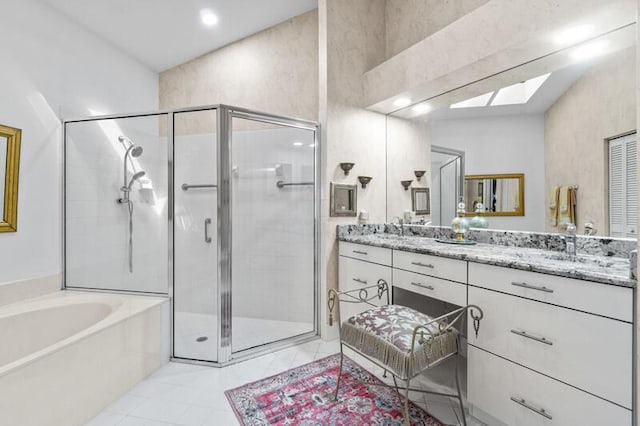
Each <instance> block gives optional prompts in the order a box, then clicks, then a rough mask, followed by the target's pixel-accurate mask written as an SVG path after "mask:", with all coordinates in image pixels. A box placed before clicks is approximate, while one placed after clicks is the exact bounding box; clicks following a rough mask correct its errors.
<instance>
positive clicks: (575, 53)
mask: <svg viewBox="0 0 640 426" xmlns="http://www.w3.org/2000/svg"><path fill="white" fill-rule="evenodd" d="M605 47H606V43H605V42H603V41H594V42H593V43H587V44H584V45H581V46H578V47H576V48H575V49H573V50H572V51H571V58H572V59H574V60H576V61H584V60H587V59H591V58H594V57H596V56H599V55H601V54H602V53H603V52H604V48H605Z"/></svg>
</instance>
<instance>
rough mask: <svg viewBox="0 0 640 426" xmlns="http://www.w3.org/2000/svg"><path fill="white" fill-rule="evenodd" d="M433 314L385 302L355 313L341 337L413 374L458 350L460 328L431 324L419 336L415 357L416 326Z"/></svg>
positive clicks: (404, 374)
mask: <svg viewBox="0 0 640 426" xmlns="http://www.w3.org/2000/svg"><path fill="white" fill-rule="evenodd" d="M432 319H433V318H432V317H430V316H429V315H425V314H423V313H421V312H418V311H416V310H413V309H411V308H407V307H405V306H399V305H386V306H380V307H376V308H373V309H369V310H367V311H364V312H362V313H360V314H358V315H354V316H352V317H351V318H349V319H347V320H346V321H344V322H343V324H342V330H341V339H342V341H343V342H344V343H345V344H347V345H348V346H350V347H352V348H353V349H355V350H357V351H359V352H362V353H363V354H365V355H367V356H370V357H372V358H375V359H377V360H378V361H380V362H381V363H382V364H384V365H386V366H387V367H389V369H390V370H391V371H392V372H393V373H395V374H396V375H397V376H399V377H400V378H405V379H406V378H412V377H415V376H417V375H418V374H420V372H422V371H423V370H425V369H426V368H429V366H430V365H433V364H435V363H437V362H438V361H440V360H442V359H444V358H446V357H448V356H449V355H452V354H455V353H456V351H457V337H458V331H457V330H456V329H454V328H449V329H448V330H446V331H441V329H444V326H445V325H446V323H441V324H436V323H434V324H431V325H429V326H428V330H429V331H430V333H431V334H429V333H428V332H427V331H426V330H425V333H424V338H421V336H420V333H418V335H417V336H416V343H415V348H414V349H413V357H412V356H411V355H412V354H411V340H412V338H413V330H414V329H415V328H416V327H417V326H419V325H425V324H427V323H428V322H429V321H431V320H432Z"/></svg>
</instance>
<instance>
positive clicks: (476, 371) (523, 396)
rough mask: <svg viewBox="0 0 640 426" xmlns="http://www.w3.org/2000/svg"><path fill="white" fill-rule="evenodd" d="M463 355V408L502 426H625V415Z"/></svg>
mask: <svg viewBox="0 0 640 426" xmlns="http://www.w3.org/2000/svg"><path fill="white" fill-rule="evenodd" d="M468 353H469V355H468V356H469V358H468V362H469V364H468V365H469V369H468V385H467V386H468V391H467V393H468V400H469V403H470V404H472V405H473V406H474V407H477V408H479V409H480V410H482V411H483V412H485V413H487V414H489V415H491V416H492V417H495V418H496V419H498V420H500V421H502V422H504V423H506V424H507V425H511V426H516V425H518V426H541V425H558V426H576V425H581V426H599V425H616V426H629V425H631V410H627V409H625V408H622V407H619V406H617V405H615V404H612V403H610V402H607V401H605V400H603V399H600V398H597V397H595V396H592V395H589V394H588V393H586V392H582V391H580V390H578V389H575V388H573V387H571V386H567V385H565V384H563V383H560V382H558V381H556V380H553V379H550V378H548V377H546V376H543V375H541V374H538V373H536V372H534V371H531V370H529V369H526V368H524V367H521V366H519V365H517V364H514V363H512V362H509V361H506V360H504V359H502V358H500V357H497V356H495V355H492V354H489V353H487V352H485V351H483V350H481V349H478V348H475V347H473V346H469V351H468ZM512 398H513V399H512ZM514 400H516V401H520V402H521V403H518V402H516V401H514ZM523 400H524V401H523ZM523 404H524V405H523ZM536 410H537V412H536ZM542 410H544V411H542ZM474 414H475V413H474ZM546 416H548V417H546ZM549 417H550V418H549ZM481 420H484V419H482V418H481ZM490 424H491V422H490Z"/></svg>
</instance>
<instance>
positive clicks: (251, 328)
mask: <svg viewBox="0 0 640 426" xmlns="http://www.w3.org/2000/svg"><path fill="white" fill-rule="evenodd" d="M217 329H218V317H217V316H216V315H205V314H194V313H190V312H180V311H176V315H175V339H176V347H175V353H176V356H177V357H180V358H189V359H199V360H206V361H215V355H216V353H217V346H216V345H217ZM312 331H313V323H305V322H291V321H275V320H268V319H259V318H244V317H233V330H232V333H233V336H234V337H233V342H232V345H233V350H234V351H240V350H242V349H247V348H253V347H256V346H260V345H263V344H265V343H268V342H275V341H277V340H282V339H286V338H288V337H292V336H298V335H300V334H304V333H309V332H312ZM199 337H206V338H207V340H205V341H202V342H198V341H196V339H197V338H199Z"/></svg>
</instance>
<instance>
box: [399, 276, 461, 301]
mask: <svg viewBox="0 0 640 426" xmlns="http://www.w3.org/2000/svg"><path fill="white" fill-rule="evenodd" d="M393 285H394V286H395V287H400V288H402V289H404V290H408V291H412V292H414V293H419V294H422V295H425V296H429V297H433V298H434V299H438V300H444V301H445V302H449V303H453V304H454V305H458V306H466V304H467V286H466V285H465V284H459V283H456V282H452V281H446V280H441V279H440V278H435V277H429V276H427V275H422V274H416V273H415V272H408V271H403V270H401V269H394V270H393Z"/></svg>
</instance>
